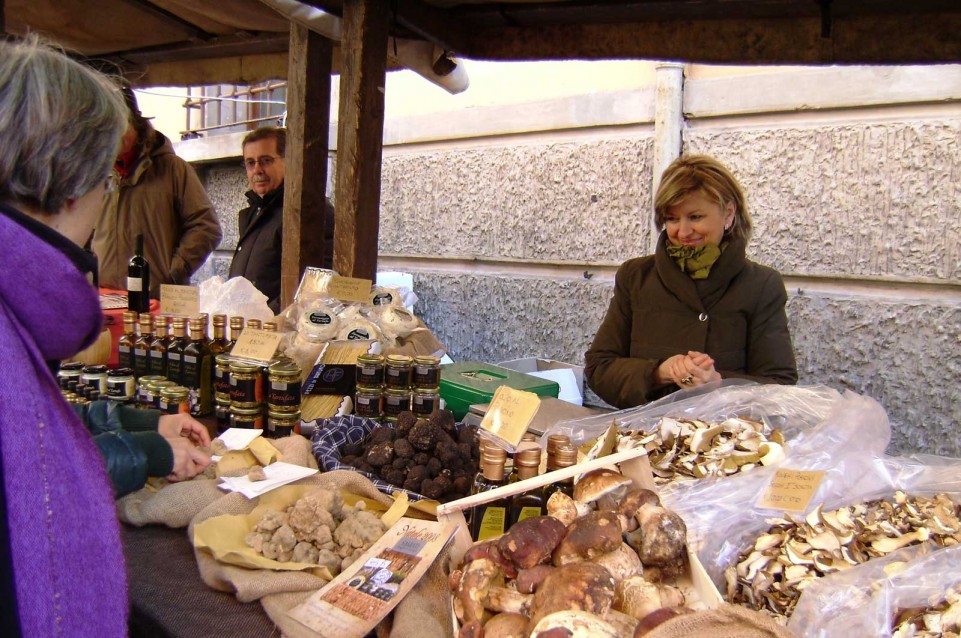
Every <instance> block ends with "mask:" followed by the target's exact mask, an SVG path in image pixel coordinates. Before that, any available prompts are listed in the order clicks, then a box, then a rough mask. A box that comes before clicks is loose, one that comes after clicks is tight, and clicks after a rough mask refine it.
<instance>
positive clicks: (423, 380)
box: [412, 356, 440, 388]
mask: <svg viewBox="0 0 961 638" xmlns="http://www.w3.org/2000/svg"><path fill="white" fill-rule="evenodd" d="M412 379H413V384H414V387H415V388H436V387H438V386H440V358H438V357H433V356H423V357H414V365H413V374H412Z"/></svg>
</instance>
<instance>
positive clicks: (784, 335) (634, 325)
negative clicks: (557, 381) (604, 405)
mask: <svg viewBox="0 0 961 638" xmlns="http://www.w3.org/2000/svg"><path fill="white" fill-rule="evenodd" d="M666 241H667V239H666V236H665V235H664V234H663V233H662V234H661V237H660V239H659V240H658V245H657V250H656V252H655V254H654V255H649V256H647V257H640V258H637V259H632V260H630V261H627V262H625V263H624V264H623V265H621V267H620V268H619V269H618V271H617V276H616V279H615V283H614V298H613V299H612V300H611V305H610V307H609V308H608V310H607V315H606V316H605V317H604V321H603V322H602V323H601V327H600V328H599V329H598V331H597V335H596V336H595V337H594V343H593V344H591V348H590V350H588V351H587V354H586V355H585V359H586V363H587V366H586V374H587V380H588V383H589V385H590V387H591V388H592V389H593V390H594V391H595V392H596V393H597V394H598V396H600V397H601V398H602V399H604V400H605V401H607V402H608V403H610V404H611V405H614V406H616V407H618V408H629V407H633V406H637V405H641V404H644V403H647V402H648V401H652V400H654V399H657V398H660V397H662V396H664V395H666V394H669V393H670V392H674V391H675V390H677V389H678V386H676V385H669V386H666V387H665V386H662V387H654V386H653V381H652V378H653V376H652V375H653V373H654V370H655V369H656V368H657V366H658V365H660V363H661V362H663V361H664V360H665V359H667V358H668V357H671V356H673V355H676V354H686V353H687V352H688V351H690V350H694V351H697V352H705V353H707V354H709V355H710V356H711V357H712V358H713V359H714V361H715V364H714V368H715V370H717V371H718V372H719V373H720V374H721V377H723V378H743V379H750V380H754V381H758V382H760V383H782V384H793V383H797V365H796V364H795V362H794V349H793V347H792V345H791V335H790V332H789V331H788V325H787V315H786V314H785V310H784V307H785V304H786V302H787V293H786V291H785V289H784V282H783V280H782V279H781V276H780V274H778V272H777V271H776V270H774V269H772V268H768V267H767V266H762V265H760V264H756V263H754V262H752V261H749V260H748V259H747V258H746V257H745V255H744V247H745V244H744V241H743V240H737V239H735V240H732V241H731V242H730V244H729V245H728V246H727V248H726V249H725V250H724V252H723V253H722V254H721V256H720V257H719V258H718V260H717V262H715V264H714V266H713V267H712V268H711V273H710V275H709V276H708V278H707V279H703V280H697V281H695V280H693V279H691V278H690V277H689V276H688V275H687V274H685V273H683V272H682V271H681V269H680V268H678V266H677V264H676V263H674V260H672V259H671V258H670V257H669V256H668V254H667V250H666V248H665V246H666Z"/></svg>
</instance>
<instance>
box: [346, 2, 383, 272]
mask: <svg viewBox="0 0 961 638" xmlns="http://www.w3.org/2000/svg"><path fill="white" fill-rule="evenodd" d="M388 17H389V13H388V12H387V11H384V7H383V2H381V1H379V0H345V1H344V17H343V20H344V22H343V30H342V40H341V51H342V53H343V62H342V69H343V72H342V73H341V76H340V110H339V114H338V117H337V188H336V197H335V202H336V207H337V215H336V219H337V223H336V226H335V232H334V270H336V271H337V272H339V273H340V274H341V275H344V276H347V277H359V278H362V279H373V278H374V277H375V275H376V273H377V233H378V228H379V226H380V168H381V149H382V146H383V136H384V85H385V83H386V75H387V28H388Z"/></svg>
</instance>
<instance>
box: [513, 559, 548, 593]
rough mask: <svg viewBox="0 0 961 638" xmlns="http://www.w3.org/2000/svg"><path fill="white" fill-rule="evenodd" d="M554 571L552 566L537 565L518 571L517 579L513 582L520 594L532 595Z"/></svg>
mask: <svg viewBox="0 0 961 638" xmlns="http://www.w3.org/2000/svg"><path fill="white" fill-rule="evenodd" d="M554 569H555V568H554V566H553V565H537V566H536V567H531V568H530V569H522V570H520V571H518V572H517V578H516V579H515V580H514V584H515V585H516V586H517V591H519V592H520V593H522V594H533V593H534V592H536V591H537V588H538V587H540V586H541V583H543V582H544V579H545V578H547V577H548V575H550V573H551V572H552V571H554Z"/></svg>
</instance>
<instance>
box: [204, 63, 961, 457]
mask: <svg viewBox="0 0 961 638" xmlns="http://www.w3.org/2000/svg"><path fill="white" fill-rule="evenodd" d="M959 69H961V67H958V66H948V67H940V68H929V67H924V68H920V70H919V71H918V74H919V75H918V76H917V77H920V78H923V80H924V81H923V82H918V83H917V86H914V85H912V84H911V82H910V79H911V77H912V76H911V74H910V72H909V71H904V70H898V71H897V72H896V73H892V72H890V71H888V70H883V69H882V70H877V69H843V68H836V69H819V70H817V71H814V72H811V71H804V72H798V73H797V74H796V75H792V73H791V72H786V73H782V74H780V75H778V74H774V73H772V74H768V75H763V76H760V77H750V78H743V77H741V78H732V79H724V78H721V79H718V78H712V79H710V80H704V81H696V80H695V81H688V82H687V84H686V86H685V96H684V104H685V109H684V110H685V113H686V114H687V117H686V119H685V122H684V130H683V151H684V152H697V153H708V154H711V155H714V156H716V157H718V158H719V159H720V160H722V161H723V162H725V163H726V164H727V165H728V166H730V168H731V169H732V171H733V172H734V174H735V175H737V176H738V178H739V179H740V181H741V182H742V185H743V186H744V188H745V191H746V193H747V197H748V201H749V206H750V208H751V211H752V214H753V217H754V221H755V234H754V238H753V240H752V243H751V245H750V247H749V255H750V256H751V258H752V259H755V260H756V261H759V262H761V263H765V264H768V265H771V266H773V267H775V268H777V269H778V270H779V271H781V273H782V274H783V275H784V277H785V282H786V285H787V288H788V292H789V302H788V316H789V321H790V325H791V330H792V335H793V339H794V345H795V350H796V353H797V359H798V366H799V373H800V381H801V383H804V384H821V383H823V384H826V385H829V386H832V387H835V388H837V389H839V390H847V389H850V390H852V391H855V392H858V393H861V394H865V395H867V396H871V397H873V398H875V399H877V400H878V401H879V402H880V403H881V404H882V405H883V406H884V407H885V409H886V410H887V412H888V415H889V417H890V419H891V423H892V429H893V432H894V434H893V439H892V445H891V446H890V448H889V452H892V453H910V452H928V453H937V454H946V455H952V456H961V437H959V428H961V391H959V388H958V379H961V145H959V140H961V70H959ZM893 80H898V81H896V82H895V81H893ZM805 86H814V87H818V88H819V89H823V90H821V92H820V93H812V94H811V95H807V94H804V93H803V91H800V90H799V87H800V88H804V87H805ZM851 86H857V87H858V90H857V95H855V96H853V97H852V95H851V92H850V91H849V90H848V87H851ZM779 87H781V88H783V90H779ZM906 87H909V88H906ZM639 91H640V93H642V94H645V91H646V92H647V93H646V94H647V95H650V96H653V95H654V92H653V91H650V90H649V87H646V88H643V89H640V90H639ZM752 91H753V93H752ZM731 95H735V96H736V97H735V98H731V97H729V96H731ZM785 96H787V97H785ZM787 98H790V100H789V101H788V102H787V103H785V100H786V99H787ZM636 99H637V96H636V95H634V94H631V95H623V94H612V95H610V96H607V97H606V98H601V97H598V96H597V95H594V96H590V97H589V98H588V97H585V98H583V104H587V103H588V102H589V103H590V105H591V108H595V107H596V106H597V105H598V104H604V105H607V106H605V108H603V109H601V108H598V109H597V113H594V111H591V109H587V108H583V109H578V104H581V102H578V98H570V99H569V101H570V102H571V104H567V105H562V106H563V108H561V107H557V108H553V109H551V110H549V112H551V113H555V114H557V113H561V114H563V113H567V112H570V113H576V118H572V119H570V120H565V119H564V117H563V116H557V117H555V118H554V119H550V118H547V119H546V120H545V119H540V120H538V121H537V123H536V124H534V123H533V122H532V123H531V124H530V125H528V126H527V128H528V130H529V133H526V134H517V130H518V129H517V124H516V123H512V124H510V125H509V126H510V127H511V128H510V130H505V127H506V126H508V124H504V123H499V122H497V121H482V118H483V117H484V115H483V109H478V110H476V111H477V112H472V113H464V114H463V118H464V120H465V121H464V130H469V131H470V135H469V136H466V137H465V135H460V134H458V133H457V132H453V133H452V132H450V131H449V130H448V131H447V132H446V133H445V131H443V130H441V129H440V128H438V130H437V131H430V130H425V129H426V127H427V126H429V125H425V124H419V125H418V126H419V128H417V131H416V133H417V134H416V136H414V135H413V134H411V136H412V137H416V140H415V141H410V142H406V141H405V140H404V139H403V136H402V135H401V136H395V137H394V139H389V140H388V144H387V145H386V146H385V149H384V160H383V181H382V191H381V229H380V258H379V263H380V268H381V270H404V271H407V272H411V273H413V274H414V281H415V289H416V292H417V294H418V296H419V301H418V303H417V306H416V308H415V310H416V311H417V313H418V314H419V315H420V316H421V317H423V319H424V320H425V321H426V323H427V324H428V325H429V326H430V327H431V328H432V330H433V331H434V332H435V333H436V335H437V337H438V338H439V339H440V340H441V342H443V343H444V344H445V345H446V346H447V348H448V349H449V351H450V353H451V356H453V357H454V358H455V359H456V360H478V361H487V362H497V361H502V360H506V359H513V358H517V357H523V356H533V355H539V356H546V357H551V358H555V359H560V360H564V361H569V362H572V363H578V364H582V363H583V359H584V352H585V351H586V350H587V348H588V347H589V345H590V343H591V341H592V339H593V336H594V332H595V330H596V328H597V326H598V325H599V324H600V322H601V319H602V318H603V315H604V313H605V311H606V309H607V305H608V303H609V300H610V297H611V294H612V291H613V275H614V272H615V270H616V268H617V266H618V265H619V264H620V263H621V262H623V261H625V260H626V259H629V258H631V257H635V256H638V255H642V254H646V253H648V252H649V250H650V246H651V243H652V239H653V237H652V229H651V224H650V211H651V205H650V201H651V183H652V179H653V175H652V170H653V169H652V164H653V162H652V157H653V137H654V126H653V122H652V119H653V118H652V117H651V116H652V113H653V107H652V106H651V107H650V108H646V107H645V108H640V109H638V111H639V112H638V114H637V117H636V118H635V119H634V120H633V121H625V116H624V113H623V109H621V110H618V109H616V108H611V107H610V106H611V105H612V104H618V103H632V102H630V101H631V100H636ZM852 100H854V101H853V102H852ZM541 112H542V113H543V112H545V111H541ZM614 113H616V115H613V114H614ZM478 118H481V119H478ZM575 119H576V121H575ZM418 122H423V120H418ZM389 124H390V127H389V128H390V130H392V131H393V130H409V129H410V127H409V126H407V127H405V126H404V125H403V124H404V123H403V122H400V123H398V122H389ZM333 126H336V124H334V125H333ZM446 126H447V128H448V129H449V128H450V125H449V124H447V125H446ZM424 140H431V141H430V142H429V143H426V142H425V141H424ZM200 172H201V176H202V178H203V179H204V181H205V184H206V185H207V187H208V192H210V194H211V199H212V200H213V201H214V203H215V205H216V206H217V209H218V211H219V212H220V214H221V220H222V223H223V226H224V242H223V245H222V247H221V251H219V252H218V253H217V254H216V255H215V256H214V257H213V258H212V259H211V260H210V262H208V264H207V265H206V266H205V268H204V271H203V272H202V273H201V276H203V273H206V272H209V273H215V272H216V273H223V272H225V271H226V267H227V264H229V258H230V252H231V251H232V249H233V244H234V243H236V211H237V210H238V209H239V208H240V207H242V206H243V205H244V201H243V197H242V193H243V191H244V190H245V183H244V182H245V181H244V179H243V171H242V169H241V168H240V167H239V166H237V167H236V168H234V164H233V163H232V162H231V164H230V165H227V164H223V165H219V164H208V165H201V168H200ZM594 400H597V399H596V397H594Z"/></svg>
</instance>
